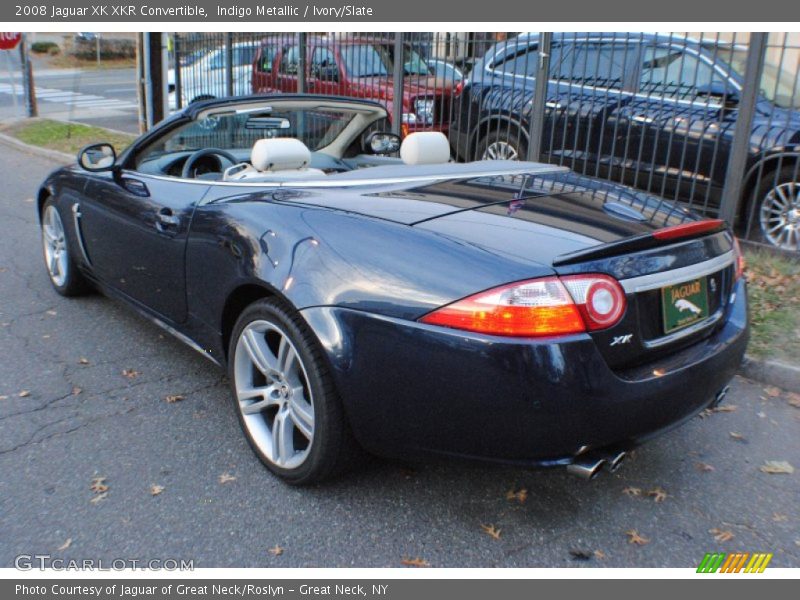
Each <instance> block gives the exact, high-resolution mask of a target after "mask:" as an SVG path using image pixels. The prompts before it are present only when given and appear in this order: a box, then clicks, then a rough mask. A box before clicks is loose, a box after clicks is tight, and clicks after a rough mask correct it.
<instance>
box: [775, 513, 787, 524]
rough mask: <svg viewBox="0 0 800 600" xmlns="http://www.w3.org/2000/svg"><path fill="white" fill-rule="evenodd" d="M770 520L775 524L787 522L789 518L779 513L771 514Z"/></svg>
mask: <svg viewBox="0 0 800 600" xmlns="http://www.w3.org/2000/svg"><path fill="white" fill-rule="evenodd" d="M772 520H773V521H775V522H776V523H785V522H786V521H788V520H789V516H788V515H782V514H781V513H772Z"/></svg>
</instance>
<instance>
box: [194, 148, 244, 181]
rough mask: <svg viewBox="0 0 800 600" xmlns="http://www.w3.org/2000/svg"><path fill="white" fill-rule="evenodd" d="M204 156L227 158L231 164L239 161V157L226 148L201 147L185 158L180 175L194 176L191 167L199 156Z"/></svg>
mask: <svg viewBox="0 0 800 600" xmlns="http://www.w3.org/2000/svg"><path fill="white" fill-rule="evenodd" d="M206 156H221V157H222V158H224V159H226V160H229V161H230V163H231V164H232V165H235V164H236V163H237V162H239V159H238V158H236V157H235V156H234V155H233V154H231V153H230V152H228V151H227V150H221V149H219V148H201V149H200V150H198V151H197V152H194V153H193V154H192V155H191V156H189V158H187V159H186V162H185V163H183V169H182V170H181V177H183V178H184V179H188V178H194V177H196V175H195V174H192V169H193V168H194V164H195V163H196V162H197V161H198V160H200V159H201V158H205V157H206Z"/></svg>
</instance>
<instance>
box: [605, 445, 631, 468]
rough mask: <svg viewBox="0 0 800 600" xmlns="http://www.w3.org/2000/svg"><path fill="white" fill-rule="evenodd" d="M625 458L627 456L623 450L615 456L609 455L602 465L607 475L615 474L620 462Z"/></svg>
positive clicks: (620, 464)
mask: <svg viewBox="0 0 800 600" xmlns="http://www.w3.org/2000/svg"><path fill="white" fill-rule="evenodd" d="M626 456H628V453H627V452H625V451H624V450H623V451H620V452H617V453H616V454H609V455H608V458H606V463H605V465H604V466H605V468H606V470H607V471H608V472H609V473H615V472H616V471H617V470H618V469H619V468H620V467H621V466H622V462H623V461H624V460H625V457H626Z"/></svg>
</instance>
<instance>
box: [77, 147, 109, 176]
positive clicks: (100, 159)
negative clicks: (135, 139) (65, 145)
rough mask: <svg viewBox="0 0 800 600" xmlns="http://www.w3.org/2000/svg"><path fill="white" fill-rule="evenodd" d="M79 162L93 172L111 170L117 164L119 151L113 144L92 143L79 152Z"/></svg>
mask: <svg viewBox="0 0 800 600" xmlns="http://www.w3.org/2000/svg"><path fill="white" fill-rule="evenodd" d="M78 164H79V165H80V166H81V167H82V168H84V169H86V170H87V171H91V172H92V173H97V172H100V171H111V170H112V169H113V168H114V167H115V166H116V164H117V152H116V150H114V146H112V145H111V144H106V143H102V144H92V145H91V146H86V147H85V148H82V149H81V151H80V152H78Z"/></svg>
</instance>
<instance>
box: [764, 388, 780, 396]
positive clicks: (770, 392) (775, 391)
mask: <svg viewBox="0 0 800 600" xmlns="http://www.w3.org/2000/svg"><path fill="white" fill-rule="evenodd" d="M764 392H765V393H766V394H767V396H769V397H770V398H777V397H778V396H780V395H781V389H780V388H776V387H775V386H774V385H770V386H767V387H765V388H764Z"/></svg>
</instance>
